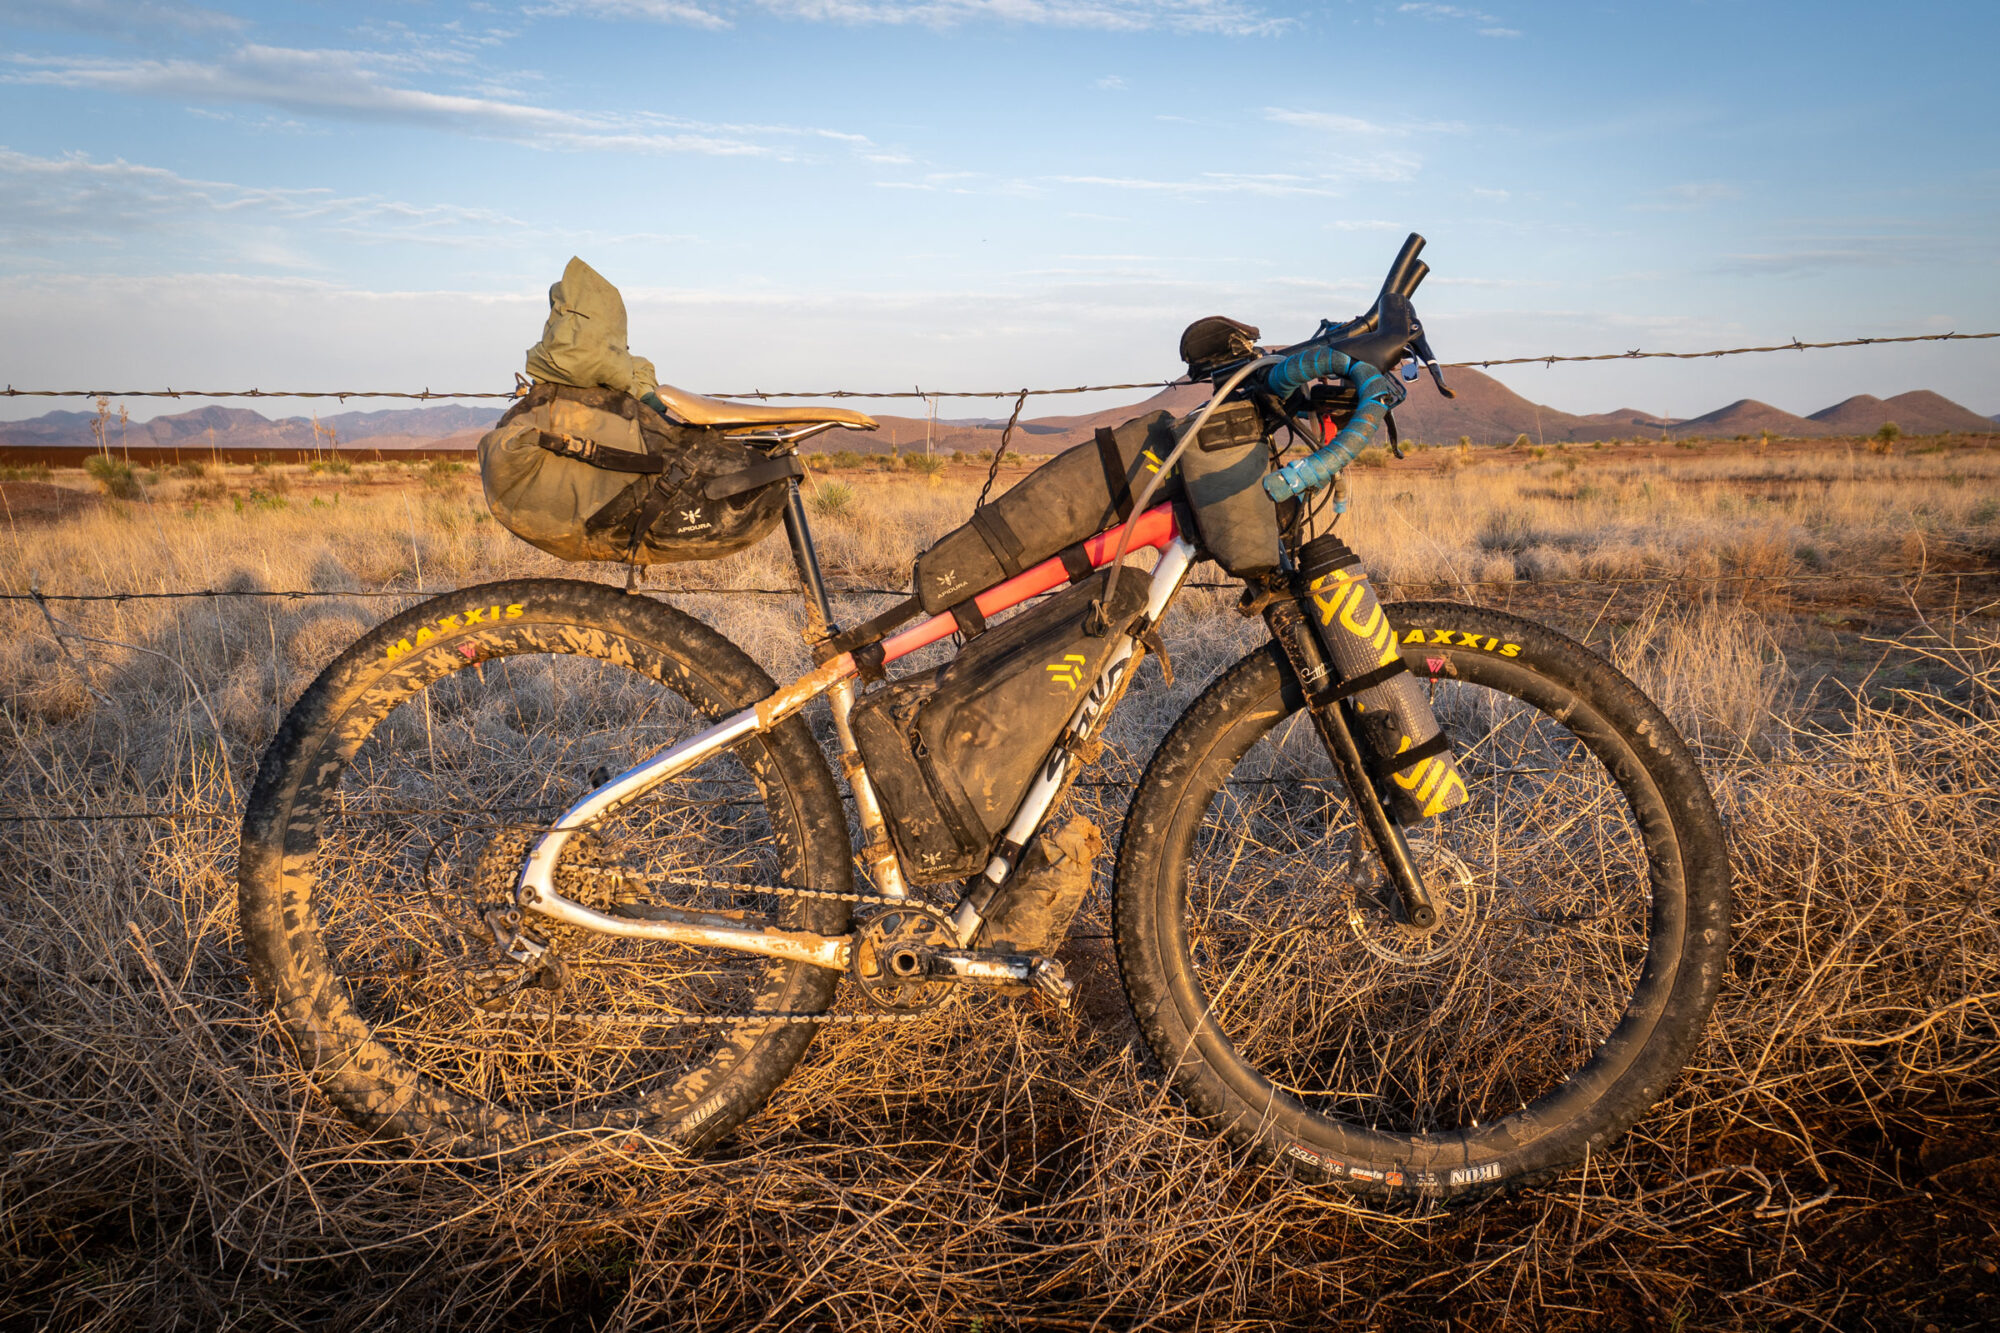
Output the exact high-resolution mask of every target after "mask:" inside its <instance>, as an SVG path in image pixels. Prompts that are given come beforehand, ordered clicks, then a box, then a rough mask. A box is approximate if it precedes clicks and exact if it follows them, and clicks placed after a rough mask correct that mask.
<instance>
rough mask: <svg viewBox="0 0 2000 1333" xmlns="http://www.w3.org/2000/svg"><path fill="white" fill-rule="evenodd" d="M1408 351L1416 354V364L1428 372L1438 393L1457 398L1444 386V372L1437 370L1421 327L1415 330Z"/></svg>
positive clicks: (1435, 357)
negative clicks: (1415, 334) (1414, 335)
mask: <svg viewBox="0 0 2000 1333" xmlns="http://www.w3.org/2000/svg"><path fill="white" fill-rule="evenodd" d="M1410 350H1411V351H1412V352H1414V353H1415V354H1416V357H1417V360H1418V362H1420V363H1421V364H1422V365H1423V366H1424V368H1425V369H1427V370H1429V371H1430V373H1431V379H1432V380H1433V381H1435V382H1436V384H1437V388H1438V392H1439V393H1441V394H1443V395H1444V396H1445V397H1447V398H1456V397H1458V394H1457V392H1456V391H1454V390H1453V389H1451V388H1450V387H1449V386H1447V385H1446V384H1445V382H1444V371H1443V370H1441V369H1439V368H1438V362H1437V353H1435V352H1433V351H1431V340H1430V339H1429V338H1427V337H1426V336H1424V331H1423V329H1422V327H1421V326H1419V328H1418V329H1417V336H1416V337H1415V338H1413V339H1411V340H1410Z"/></svg>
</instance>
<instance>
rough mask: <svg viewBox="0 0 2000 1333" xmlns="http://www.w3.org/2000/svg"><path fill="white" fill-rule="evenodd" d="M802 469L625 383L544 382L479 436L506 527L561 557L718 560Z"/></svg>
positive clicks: (488, 484) (760, 531)
mask: <svg viewBox="0 0 2000 1333" xmlns="http://www.w3.org/2000/svg"><path fill="white" fill-rule="evenodd" d="M804 474H805V469H804V468H803V467H802V466H801V465H800V463H799V460H798V459H797V458H796V457H795V456H794V455H792V454H789V453H787V454H783V455H781V456H779V457H777V458H767V457H766V456H764V455H763V454H761V453H758V452H757V451H756V450H754V449H752V448H750V447H749V446H748V445H745V444H742V443H740V442H738V441H736V440H732V439H730V438H729V437H728V436H727V435H725V434H723V433H722V432H720V431H713V430H702V429H699V428H696V427H693V426H685V425H682V424H680V423H679V422H675V421H670V420H668V419H667V418H666V417H664V416H662V415H661V414H660V413H658V412H656V411H654V410H653V409H652V408H651V407H649V406H647V405H646V404H645V403H643V402H641V401H639V400H638V399H637V398H634V397H633V396H632V395H631V394H629V393H625V392H622V391H620V390H618V389H608V388H589V389H584V388H575V387H572V386H570V385H566V384H552V383H540V384H537V385H535V386H534V387H533V388H532V389H530V390H529V391H528V393H527V395H526V396H525V397H523V398H522V399H521V400H520V401H519V402H517V403H515V404H514V406H513V407H511V408H509V409H508V411H507V414H506V415H505V416H503V417H501V418H500V421H499V424H498V425H496V426H494V428H493V429H492V430H490V431H488V432H487V433H486V434H485V436H484V437H483V438H481V440H480V441H479V477H480V481H481V482H482V483H483V484H484V486H485V489H486V503H487V506H488V507H489V508H491V509H492V511H493V517H494V518H496V519H498V520H499V521H500V524H501V526H503V527H505V528H506V529H507V530H508V531H509V532H512V533H513V534H514V535H515V536H517V537H520V538H521V539H522V540H524V541H527V542H531V543H533V544H534V545H536V546H539V547H541V548H542V549H543V550H544V551H547V552H548V553H549V554H551V555H554V556H559V557H561V558H562V559H564V560H608V561H621V562H626V563H630V564H638V565H650V564H664V563H670V562H673V561H680V560H715V559H718V558H720V557H722V556H725V555H731V554H734V553H735V552H737V551H740V550H742V549H743V548H745V547H746V546H749V545H751V544H753V543H754V542H756V541H758V540H760V539H761V538H762V537H763V536H764V535H765V534H766V533H768V532H769V531H770V530H771V529H772V527H773V526H775V525H776V524H777V522H778V520H779V519H780V518H781V517H782V516H783V514H784V508H785V485H784V483H785V481H786V480H787V479H788V478H791V477H798V476H803V475H804Z"/></svg>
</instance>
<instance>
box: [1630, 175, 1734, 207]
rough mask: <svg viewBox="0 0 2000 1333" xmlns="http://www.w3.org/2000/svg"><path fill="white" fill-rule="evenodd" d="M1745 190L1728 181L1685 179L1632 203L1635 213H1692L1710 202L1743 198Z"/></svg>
mask: <svg viewBox="0 0 2000 1333" xmlns="http://www.w3.org/2000/svg"><path fill="white" fill-rule="evenodd" d="M1742 194H1743V191H1742V190H1741V189H1740V188H1739V187H1737V186H1734V185H1731V184H1730V183H1729V182H1727V181H1683V182H1681V183H1680V184H1678V185H1670V186H1668V187H1667V188H1666V189H1664V190H1658V191H1655V192H1654V197H1653V198H1651V199H1647V200H1643V201H1641V202H1639V203H1636V204H1633V205H1631V208H1632V211H1633V212H1635V213H1691V212H1693V211H1694V210H1696V209H1698V208H1704V207H1706V206H1707V205H1709V204H1714V203H1720V202H1722V201H1724V200H1728V199H1737V198H1741V197H1742Z"/></svg>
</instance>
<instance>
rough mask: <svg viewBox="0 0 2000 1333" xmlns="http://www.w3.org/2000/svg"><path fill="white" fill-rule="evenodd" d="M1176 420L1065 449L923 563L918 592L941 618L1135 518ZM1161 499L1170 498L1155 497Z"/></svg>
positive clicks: (1126, 428)
mask: <svg viewBox="0 0 2000 1333" xmlns="http://www.w3.org/2000/svg"><path fill="white" fill-rule="evenodd" d="M1173 426H1174V419H1173V416H1172V414H1171V413H1168V412H1149V413H1147V414H1146V415H1144V416H1139V417H1134V418H1132V420H1130V421H1127V422H1126V423H1124V424H1123V425H1121V426H1118V427H1116V428H1114V429H1100V430H1099V431H1098V432H1097V436H1096V438H1095V439H1094V440H1092V441H1091V442H1090V443H1088V444H1079V445H1077V446H1076V447H1074V448H1072V449H1066V450H1064V451H1063V452H1062V453H1059V454H1057V455H1056V456H1055V457H1054V458H1051V459H1050V460H1049V461H1048V462H1046V463H1044V464H1042V465H1041V466H1040V467H1038V468H1036V469H1035V470H1034V471H1033V472H1030V473H1029V474H1028V475H1027V476H1025V477H1023V478H1022V479H1021V480H1020V481H1018V482H1016V483H1015V484H1014V486H1013V488H1012V489H1010V490H1008V491H1007V492H1006V493H1005V494H1004V495H1001V496H1000V497H998V498H997V499H995V500H993V501H991V502H990V503H987V504H984V505H981V506H980V507H979V508H977V509H975V510H973V511H972V521H971V522H969V523H967V524H965V525H964V526H963V527H960V528H955V529H953V530H952V531H950V532H948V533H946V534H945V535H944V536H943V537H940V538H939V539H938V540H937V542H936V544H935V545H933V546H932V547H931V548H930V549H929V550H927V551H925V552H924V553H923V554H922V555H920V556H918V557H917V564H916V572H915V577H914V579H913V580H912V581H913V582H914V584H915V591H916V594H917V596H918V598H919V599H920V600H921V601H922V603H923V607H924V610H925V611H926V612H927V613H929V614H931V615H936V614H937V613H938V612H940V611H946V610H949V609H951V608H952V607H954V606H957V605H958V604H959V603H961V602H963V601H965V599H966V598H968V597H972V596H976V595H977V594H979V593H981V592H984V591H985V590H986V589H988V588H990V587H992V586H993V585H994V584H996V583H999V582H1001V581H1002V580H1004V579H1010V578H1012V577H1014V576H1015V575H1016V574H1019V573H1020V572H1022V571H1023V570H1026V569H1031V568H1033V567H1034V566H1036V565H1039V564H1040V563H1042V561H1044V560H1047V559H1049V558H1050V557H1051V556H1053V555H1055V554H1057V553H1058V552H1059V551H1061V550H1062V549H1063V548H1065V547H1068V546H1074V545H1075V544H1076V543H1078V542H1080V541H1083V540H1085V539H1086V538H1089V537H1095V536H1096V535H1097V534H1098V533H1100V532H1102V531H1104V530H1105V529H1106V528H1108V527H1110V526H1112V525H1113V524H1115V523H1118V522H1121V521H1123V520H1124V519H1127V518H1129V517H1131V514H1132V505H1133V502H1134V500H1135V499H1136V498H1137V496H1138V493H1139V492H1140V491H1143V490H1144V489H1145V488H1146V483H1147V482H1148V481H1150V480H1151V479H1152V476H1153V473H1155V472H1157V471H1158V470H1159V466H1160V462H1161V460H1162V459H1164V458H1165V457H1166V456H1167V455H1168V454H1169V453H1171V452H1173V447H1174V429H1173ZM1155 494H1156V495H1157V496H1158V497H1159V498H1160V499H1162V500H1164V499H1166V498H1168V496H1169V494H1170V492H1169V491H1167V489H1166V488H1165V487H1162V488H1161V490H1159V491H1157V492H1155Z"/></svg>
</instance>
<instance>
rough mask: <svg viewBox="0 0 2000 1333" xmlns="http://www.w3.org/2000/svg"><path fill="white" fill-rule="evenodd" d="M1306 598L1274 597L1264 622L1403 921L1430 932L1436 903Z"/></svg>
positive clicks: (1297, 596)
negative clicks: (1386, 797) (1373, 766)
mask: <svg viewBox="0 0 2000 1333" xmlns="http://www.w3.org/2000/svg"><path fill="white" fill-rule="evenodd" d="M1304 601H1305V596H1304V594H1302V593H1298V594H1295V595H1293V596H1291V597H1279V598H1277V599H1275V600H1273V601H1272V602H1271V603H1270V605H1268V606H1266V607H1265V608H1264V623H1265V624H1266V625H1268V626H1269V627H1270V630H1271V637H1272V638H1273V639H1274V640H1276V641H1277V644H1278V646H1279V648H1280V649H1281V650H1282V651H1283V652H1284V654H1285V659H1286V660H1287V661H1288V662H1290V663H1291V665H1292V670H1293V671H1294V672H1295V673H1297V675H1298V678H1299V687H1300V689H1301V690H1302V691H1303V692H1304V693H1305V696H1306V711H1307V712H1309V713H1310V714H1311V715H1312V720H1313V730H1315V731H1317V732H1318V733H1319V738H1320V741H1321V743H1322V744H1324V745H1325V746H1326V752H1327V755H1328V756H1329V757H1330V758H1332V760H1333V763H1334V767H1336V768H1338V769H1339V770H1340V777H1341V781H1342V782H1343V783H1344V784H1345V785H1346V787H1347V796H1348V799H1349V800H1350V801H1351V802H1353V805H1354V812H1355V814H1356V816H1357V817H1358V818H1359V820H1360V823H1361V826H1362V828H1364V829H1366V830H1367V832H1368V840H1369V841H1370V842H1372V843H1373V844H1374V845H1375V850H1376V852H1377V853H1378V854H1379V855H1380V856H1381V858H1382V866H1383V868H1384V869H1385V870H1386V871H1387V872H1388V876H1389V882H1390V884H1392V885H1393V886H1394V887H1395V890H1396V898H1397V901H1398V902H1399V903H1400V904H1401V905H1402V909H1403V919H1404V920H1405V921H1407V922H1408V923H1409V924H1410V925H1412V926H1415V927H1416V928H1417V929H1419V930H1430V929H1432V928H1434V927H1435V926H1436V925H1437V919H1438V917H1437V904H1436V902H1435V900H1434V899H1433V898H1432V896H1431V891H1430V889H1429V888H1428V887H1427V886H1426V885H1425V884H1424V877H1423V875H1422V873H1421V872H1420V871H1418V869H1417V865H1416V862H1415V861H1414V860H1413V859H1412V858H1411V856H1410V842H1409V839H1408V838H1407V837H1405V836H1404V834H1403V826H1402V825H1401V824H1399V823H1397V822H1396V820H1395V818H1394V817H1393V816H1392V815H1391V814H1390V813H1389V809H1388V807H1387V806H1386V805H1384V804H1383V801H1382V792H1381V790H1380V788H1378V787H1377V786H1376V783H1375V778H1374V776H1373V775H1372V774H1371V773H1370V772H1369V770H1368V762H1367V759H1366V757H1365V756H1364V755H1363V754H1362V752H1361V745H1360V742H1358V741H1357V740H1355V738H1354V728H1353V726H1352V725H1351V718H1350V714H1349V710H1350V709H1351V708H1352V707H1353V704H1352V703H1351V702H1350V701H1349V700H1347V699H1345V698H1342V697H1340V696H1339V695H1338V694H1337V693H1336V690H1337V687H1338V685H1339V683H1340V682H1339V679H1338V677H1337V676H1336V675H1335V673H1334V671H1333V669H1332V666H1331V664H1330V663H1329V662H1328V661H1327V658H1326V652H1325V650H1324V649H1322V648H1321V647H1320V644H1319V640H1318V638H1317V637H1316V636H1315V635H1314V634H1313V631H1312V626H1311V625H1310V624H1309V623H1308V622H1307V619H1306V613H1305V611H1304V609H1303V606H1302V603H1303V602H1304Z"/></svg>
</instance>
